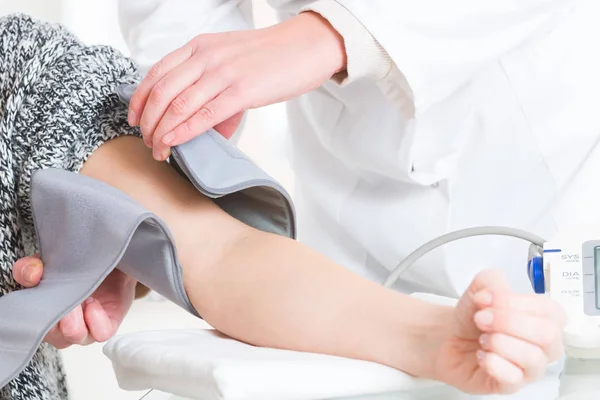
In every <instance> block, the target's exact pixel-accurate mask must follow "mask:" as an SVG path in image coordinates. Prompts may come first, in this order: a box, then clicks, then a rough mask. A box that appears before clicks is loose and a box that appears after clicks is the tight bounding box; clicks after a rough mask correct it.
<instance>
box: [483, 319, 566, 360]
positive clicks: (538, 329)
mask: <svg viewBox="0 0 600 400" xmlns="http://www.w3.org/2000/svg"><path fill="white" fill-rule="evenodd" d="M474 322H475V325H476V326H477V328H478V329H479V330H481V331H482V332H483V333H487V334H491V333H503V334H506V335H508V336H512V337H515V338H517V339H520V340H524V341H527V342H529V343H531V344H533V345H536V346H539V347H540V348H541V349H542V350H543V351H544V353H545V354H546V356H547V357H548V360H549V361H550V362H554V361H556V360H558V359H559V358H560V357H561V356H562V353H563V337H562V333H563V328H562V326H560V325H559V324H557V323H556V321H555V320H554V319H553V318H551V317H541V316H538V315H532V314H528V313H521V312H518V311H514V310H506V309H494V308H485V309H483V310H480V311H478V312H477V313H475V315H474Z"/></svg>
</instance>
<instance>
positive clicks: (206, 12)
mask: <svg viewBox="0 0 600 400" xmlns="http://www.w3.org/2000/svg"><path fill="white" fill-rule="evenodd" d="M119 24H120V27H121V32H122V34H123V38H124V40H125V43H126V44H127V47H128V49H129V51H130V56H131V58H132V59H133V60H134V61H135V62H136V63H137V64H138V67H139V68H140V71H141V72H142V73H146V72H147V71H148V70H149V69H150V68H151V67H152V65H154V64H155V63H156V62H157V61H159V60H160V59H162V58H163V57H164V56H166V55H167V54H169V53H170V52H172V51H174V50H176V49H178V48H179V47H181V46H183V45H184V44H185V43H187V42H188V41H190V40H191V39H192V38H194V37H195V36H197V35H199V34H201V33H215V32H224V31H235V30H243V29H251V28H252V27H253V24H252V4H251V0H119Z"/></svg>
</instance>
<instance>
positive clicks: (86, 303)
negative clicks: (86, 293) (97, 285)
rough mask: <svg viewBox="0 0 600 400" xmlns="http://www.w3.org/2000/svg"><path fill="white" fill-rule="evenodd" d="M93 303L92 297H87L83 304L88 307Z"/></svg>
mask: <svg viewBox="0 0 600 400" xmlns="http://www.w3.org/2000/svg"><path fill="white" fill-rule="evenodd" d="M93 302H94V298H93V297H88V298H87V299H86V300H85V301H84V302H83V304H85V305H88V304H92V303H93Z"/></svg>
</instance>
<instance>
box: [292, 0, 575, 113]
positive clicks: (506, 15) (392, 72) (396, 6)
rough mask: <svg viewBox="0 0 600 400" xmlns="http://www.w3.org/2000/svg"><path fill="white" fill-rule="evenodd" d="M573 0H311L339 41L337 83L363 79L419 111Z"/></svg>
mask: <svg viewBox="0 0 600 400" xmlns="http://www.w3.org/2000/svg"><path fill="white" fill-rule="evenodd" d="M575 1H576V0H484V1H482V0H454V1H448V0H418V1H415V0H369V1H365V0H317V1H313V2H311V3H309V4H307V5H306V4H305V5H304V6H303V7H302V8H301V9H300V10H299V11H300V12H305V11H313V12H317V13H319V14H320V15H322V16H323V17H324V18H326V19H327V20H328V21H329V22H330V23H331V24H332V26H333V27H334V28H335V29H336V30H337V31H338V32H339V33H340V34H341V35H342V37H343V38H344V41H345V46H346V52H347V59H348V68H347V71H346V74H347V75H342V76H337V77H334V80H336V81H337V82H338V83H340V84H341V85H345V84H349V83H350V82H352V81H355V80H357V79H360V78H365V77H366V78H371V79H374V80H376V81H378V82H379V83H380V84H382V85H383V87H385V88H386V90H385V91H386V94H387V95H388V96H390V97H392V99H393V100H395V101H397V102H398V103H400V104H405V103H406V102H407V101H408V102H410V103H412V104H411V105H412V108H413V110H415V109H416V110H417V112H418V110H420V109H424V108H426V107H428V106H430V105H431V104H433V103H435V102H438V101H440V100H443V99H444V98H446V97H447V96H448V95H450V94H451V93H453V92H454V91H455V90H457V89H458V88H460V87H461V86H462V85H464V84H465V83H467V82H468V80H469V79H470V78H471V77H473V75H474V74H476V73H477V72H478V71H479V70H480V69H481V68H483V67H485V66H486V65H489V64H490V63H493V62H497V61H498V60H499V59H500V58H501V57H502V56H504V55H506V54H507V53H509V52H510V51H512V50H514V49H516V48H518V47H520V46H522V45H525V44H526V43H527V42H528V41H529V40H532V39H534V38H535V37H536V36H537V35H540V34H543V33H544V32H546V31H547V30H548V29H551V28H552V27H553V26H555V25H556V23H557V21H559V20H560V18H562V17H564V16H565V15H566V14H567V13H568V12H569V11H570V8H571V7H572V6H573V3H574V2H575Z"/></svg>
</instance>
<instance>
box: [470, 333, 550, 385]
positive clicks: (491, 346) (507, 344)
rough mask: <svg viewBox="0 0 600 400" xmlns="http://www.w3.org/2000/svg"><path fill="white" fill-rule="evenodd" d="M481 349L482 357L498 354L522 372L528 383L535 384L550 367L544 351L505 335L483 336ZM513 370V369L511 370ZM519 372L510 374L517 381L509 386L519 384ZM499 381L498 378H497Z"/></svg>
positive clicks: (492, 334)
mask: <svg viewBox="0 0 600 400" xmlns="http://www.w3.org/2000/svg"><path fill="white" fill-rule="evenodd" d="M480 344H481V349H482V350H483V353H480V357H483V358H485V357H487V356H488V355H489V354H496V355H498V356H500V357H502V358H503V359H505V360H506V361H508V362H510V363H511V364H513V365H514V366H516V367H518V368H519V369H521V370H522V373H523V376H522V378H523V379H524V380H525V381H526V382H533V381H534V380H537V379H539V378H541V377H542V376H543V375H544V372H545V371H546V367H547V366H548V357H547V356H546V354H545V353H544V351H543V350H542V349H541V348H540V347H539V346H536V345H534V344H531V343H529V342H526V341H524V340H520V339H517V338H515V337H513V336H508V335H505V334H503V333H491V334H483V335H481V338H480ZM511 369H512V368H511ZM519 375H520V374H519V373H518V371H513V372H512V373H508V376H509V377H510V376H513V377H514V378H515V379H516V381H515V382H510V379H508V380H509V382H507V383H509V384H517V383H518V381H519ZM496 378H497V379H498V377H496Z"/></svg>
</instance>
